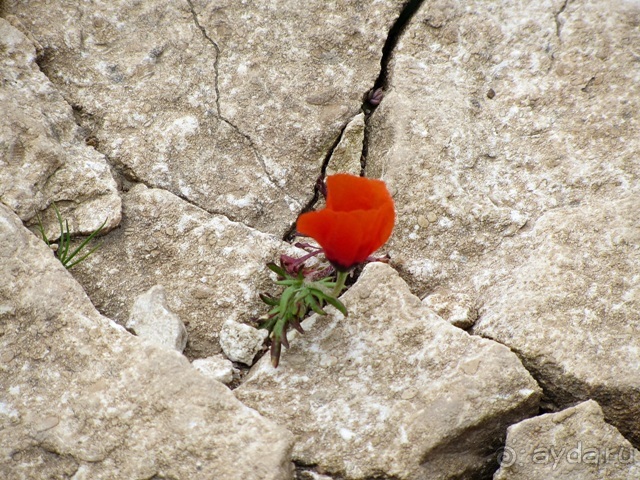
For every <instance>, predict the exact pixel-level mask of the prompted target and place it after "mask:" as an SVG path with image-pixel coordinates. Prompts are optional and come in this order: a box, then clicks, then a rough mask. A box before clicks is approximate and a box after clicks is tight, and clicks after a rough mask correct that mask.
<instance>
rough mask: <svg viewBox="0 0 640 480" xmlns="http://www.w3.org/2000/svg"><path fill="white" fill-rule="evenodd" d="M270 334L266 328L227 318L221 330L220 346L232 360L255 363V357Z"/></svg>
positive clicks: (246, 363) (247, 363) (248, 363)
mask: <svg viewBox="0 0 640 480" xmlns="http://www.w3.org/2000/svg"><path fill="white" fill-rule="evenodd" d="M268 336H269V333H268V332H267V331H266V330H258V329H257V328H253V327H252V326H251V325H245V324H244V323H238V322H234V321H233V320H227V321H226V322H224V324H223V325H222V330H220V346H221V347H222V351H223V352H224V354H225V355H226V356H227V358H229V359H230V360H231V361H234V362H240V363H244V364H245V365H253V359H254V358H255V356H256V355H257V354H258V352H259V351H260V350H261V349H262V346H263V344H264V341H265V340H266V339H267V337H268Z"/></svg>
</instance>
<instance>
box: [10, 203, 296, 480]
mask: <svg viewBox="0 0 640 480" xmlns="http://www.w3.org/2000/svg"><path fill="white" fill-rule="evenodd" d="M0 312H1V313H0V325H2V332H3V334H2V336H0V355H1V356H2V358H3V361H2V363H1V364H0V392H1V393H0V395H1V396H2V399H1V400H0V425H1V426H2V428H1V432H2V433H1V434H0V478H2V479H8V480H13V479H27V478H28V479H45V478H47V479H49V478H74V479H78V480H84V479H87V480H89V479H91V480H107V479H114V478H122V479H125V478H126V479H133V478H185V479H186V478H216V479H221V480H237V479H239V478H242V479H252V480H263V479H272V480H291V479H292V477H293V469H292V464H291V460H290V450H291V447H292V437H291V435H290V434H289V433H288V432H287V431H286V430H285V429H284V428H282V427H279V426H277V425H275V424H274V423H272V422H271V421H269V420H266V419H265V418H263V417H261V416H260V415H258V414H257V413H256V412H255V411H254V410H251V409H250V408H248V407H246V406H244V405H242V404H241V403H240V402H238V401H237V400H236V399H235V398H234V397H233V394H232V393H231V392H230V391H229V389H228V388H227V387H225V386H224V385H222V384H220V383H218V382H215V381H212V380H209V379H206V378H204V377H203V376H202V375H201V374H199V373H198V372H196V371H195V370H194V369H193V368H192V367H191V365H190V364H189V362H188V361H187V360H186V359H185V358H184V357H183V356H182V355H180V354H178V353H177V352H174V351H171V350H169V349H165V348H161V347H158V346H155V345H153V344H151V343H148V342H142V341H140V340H139V339H137V338H136V337H135V336H133V335H131V334H129V333H128V332H126V331H125V330H124V329H123V328H122V327H119V326H117V325H116V324H115V323H113V322H112V321H110V320H109V319H107V318H105V317H103V316H101V315H100V314H99V313H98V312H97V311H96V310H95V308H94V307H93V305H92V304H91V302H90V301H89V299H88V298H87V296H86V294H85V293H84V291H83V289H82V287H81V286H80V285H79V284H78V283H77V282H76V281H75V280H74V279H73V277H72V276H71V275H70V274H69V273H68V272H67V271H66V270H65V269H64V267H62V265H60V263H59V262H58V261H57V260H55V259H54V257H53V255H52V253H51V251H50V250H49V249H48V248H47V247H46V245H44V244H43V243H42V242H41V241H40V240H38V239H37V238H36V237H35V236H34V235H33V234H31V232H29V231H28V230H27V229H25V228H24V227H23V225H22V222H21V221H20V219H19V218H18V217H17V216H16V215H15V214H14V213H13V212H11V211H10V210H9V209H8V208H7V207H6V206H4V205H2V204H0Z"/></svg>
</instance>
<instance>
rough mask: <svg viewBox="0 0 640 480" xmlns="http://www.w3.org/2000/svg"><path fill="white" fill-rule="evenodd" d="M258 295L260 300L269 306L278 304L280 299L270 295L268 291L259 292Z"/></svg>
mask: <svg viewBox="0 0 640 480" xmlns="http://www.w3.org/2000/svg"><path fill="white" fill-rule="evenodd" d="M258 296H259V297H260V300H262V301H263V302H264V303H266V304H267V305H269V306H272V307H273V306H275V305H280V300H279V299H278V298H277V297H272V296H271V295H269V294H268V293H259V294H258Z"/></svg>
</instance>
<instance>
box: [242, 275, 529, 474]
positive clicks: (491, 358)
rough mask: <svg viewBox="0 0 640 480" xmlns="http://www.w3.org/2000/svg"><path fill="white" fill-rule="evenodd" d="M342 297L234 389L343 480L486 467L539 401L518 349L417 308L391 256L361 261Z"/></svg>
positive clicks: (307, 457) (308, 459) (303, 453)
mask: <svg viewBox="0 0 640 480" xmlns="http://www.w3.org/2000/svg"><path fill="white" fill-rule="evenodd" d="M341 299H342V300H343V302H344V304H345V305H346V307H347V309H348V311H349V316H348V317H347V318H344V317H343V316H342V314H340V313H338V312H336V311H335V310H334V311H333V313H331V314H329V315H328V316H326V317H318V316H315V315H314V316H313V317H311V318H310V319H308V320H306V321H305V322H304V324H303V326H304V327H305V331H306V333H305V335H300V336H296V337H295V338H294V339H292V340H291V349H290V350H288V351H286V352H284V353H283V354H282V358H281V361H280V366H279V367H278V369H273V368H272V367H271V364H270V359H269V358H267V357H268V356H264V357H262V359H260V361H259V362H258V363H257V364H256V365H255V366H254V367H253V368H252V370H251V372H250V373H249V375H248V376H247V378H246V379H245V381H244V383H243V384H242V385H241V386H240V387H239V388H238V389H236V390H235V391H234V392H235V394H236V396H237V397H238V398H239V399H240V400H241V401H242V402H243V403H245V404H247V405H249V406H252V407H253V408H256V409H257V410H258V411H259V412H260V413H262V414H263V415H264V416H266V417H267V418H271V419H273V420H274V421H278V422H280V423H282V424H283V425H287V428H288V429H289V430H291V431H292V432H293V433H294V435H295V436H296V443H295V447H294V453H293V456H294V461H296V462H297V463H298V464H301V465H314V466H316V469H321V470H322V472H323V473H327V474H330V475H338V476H339V477H340V478H345V479H363V478H371V477H383V478H387V477H390V478H397V479H420V478H426V477H427V476H428V478H433V479H440V478H442V479H445V478H473V477H474V476H477V475H479V474H480V473H481V472H483V471H484V472H485V474H486V469H487V468H495V455H494V454H495V451H496V449H497V448H498V447H499V442H500V438H501V437H502V438H504V434H505V430H506V427H507V425H509V424H511V423H513V422H515V421H518V420H517V419H523V418H526V417H528V416H531V415H534V414H535V413H536V412H537V409H538V401H539V398H540V390H539V388H538V385H537V384H536V382H535V381H534V380H533V379H532V378H531V376H530V375H529V374H528V373H527V371H526V370H525V369H524V368H523V367H522V364H521V363H520V361H519V360H518V358H517V357H516V356H515V355H514V354H513V353H512V352H510V351H509V349H507V348H505V347H504V346H502V345H499V344H498V343H495V342H492V341H488V340H485V339H481V338H479V337H474V336H470V335H468V334H467V333H465V332H463V331H462V330H460V329H458V328H455V327H453V326H451V325H450V324H449V323H448V322H446V321H445V320H443V319H442V318H440V317H438V316H437V315H436V314H435V313H433V311H431V310H429V309H427V308H425V307H424V306H423V305H422V304H421V302H420V300H419V299H418V298H417V297H415V296H414V295H413V294H411V292H410V291H409V288H408V287H407V285H406V284H405V282H404V281H403V280H402V279H400V277H399V276H398V274H397V273H396V272H395V271H394V270H393V269H392V268H391V267H389V266H388V265H385V264H382V263H373V264H370V265H368V266H367V267H365V269H364V271H363V274H362V276H361V277H360V278H359V280H358V282H357V283H356V284H355V285H354V286H353V287H351V289H349V290H348V291H347V293H345V294H344V295H343V296H342V297H341ZM319 372H322V374H318V373H319ZM272 398H277V399H278V401H277V402H273V401H269V399H272ZM489 471H490V470H489ZM322 472H321V473H322Z"/></svg>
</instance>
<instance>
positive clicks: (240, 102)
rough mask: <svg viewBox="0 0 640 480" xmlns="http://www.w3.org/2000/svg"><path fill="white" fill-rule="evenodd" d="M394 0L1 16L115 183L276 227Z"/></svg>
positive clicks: (352, 92)
mask: <svg viewBox="0 0 640 480" xmlns="http://www.w3.org/2000/svg"><path fill="white" fill-rule="evenodd" d="M403 3H404V2H403V1H401V0H393V1H387V2H375V1H370V2H366V3H363V2H361V1H360V0H349V1H340V2H338V1H332V2H326V1H324V0H316V1H312V2H300V1H298V0H280V1H278V2H269V3H268V4H267V3H264V4H261V3H256V4H246V3H243V2H237V1H235V0H226V1H220V2H208V1H207V2H204V1H198V0H193V1H180V2H170V3H168V4H167V3H166V2H163V1H159V0H157V1H154V0H148V1H144V2H140V1H134V0H121V1H118V2H112V1H98V2H92V3H90V4H85V3H81V4H76V5H73V6H62V5H59V6H56V7H52V6H51V4H50V3H49V2H47V1H39V0H34V1H26V2H24V1H12V0H8V1H6V2H3V13H4V14H5V15H6V14H13V15H15V16H16V17H18V18H19V19H20V21H21V22H22V24H23V25H24V26H25V28H26V29H27V30H28V31H29V32H30V33H31V34H32V35H33V36H34V37H35V38H36V39H37V40H38V42H39V43H40V44H41V45H42V47H43V60H42V62H41V64H42V65H43V69H44V71H45V72H46V74H47V75H48V76H49V78H50V79H51V80H52V81H53V82H54V83H55V84H56V86H57V87H58V88H59V89H60V91H61V92H62V93H63V95H64V96H65V98H66V99H67V100H68V101H69V102H70V103H71V104H72V105H74V106H76V109H77V110H78V112H79V118H80V120H81V122H82V124H83V126H84V128H85V130H86V131H87V135H90V136H91V137H93V138H95V139H96V141H97V142H98V143H99V147H98V149H99V150H100V151H101V152H103V153H105V154H106V155H107V156H108V157H109V159H110V160H111V161H112V162H114V164H115V165H117V167H118V168H119V169H120V170H121V171H122V172H124V173H125V174H126V175H127V176H128V177H129V178H133V179H137V180H139V181H142V182H144V183H146V184H147V185H149V186H154V187H159V188H164V189H168V190H170V191H172V192H173V193H175V194H176V195H179V196H181V197H183V198H186V199H188V200H189V201H191V202H193V203H195V204H197V205H198V206H200V207H201V208H204V209H206V210H207V211H209V212H218V213H220V212H224V213H225V215H227V216H229V217H230V218H232V219H233V220H237V221H240V222H243V223H245V224H247V225H250V226H254V227H256V228H259V229H261V230H262V231H265V232H272V233H279V234H282V233H283V232H284V231H285V230H286V228H287V227H288V226H289V225H290V224H291V223H292V222H293V220H295V217H296V214H297V212H298V211H299V209H300V208H301V206H302V205H303V204H304V203H305V202H306V201H307V200H308V197H309V193H308V192H309V191H310V190H311V188H312V187H313V185H314V183H315V180H316V178H317V176H318V173H319V171H320V166H321V163H322V161H323V159H324V158H325V156H326V150H327V149H328V148H329V147H330V146H331V145H332V144H333V142H334V139H335V138H336V136H337V135H338V134H339V132H340V130H341V129H342V127H343V126H344V125H345V124H346V123H347V121H348V120H349V119H351V118H352V117H353V116H355V115H356V114H357V113H358V110H359V109H360V106H361V104H362V95H363V93H364V92H365V91H366V90H368V89H369V88H370V87H371V85H372V84H373V82H374V80H375V79H376V77H377V75H378V72H379V68H380V67H379V64H380V58H381V51H382V46H383V44H384V41H385V38H386V34H387V31H388V29H389V27H390V25H391V24H392V23H393V21H394V19H395V17H396V16H397V15H398V13H399V11H400V8H401V6H402V4H403ZM275 26H277V28H275ZM132 39H135V41H132ZM345 45H348V48H345Z"/></svg>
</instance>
